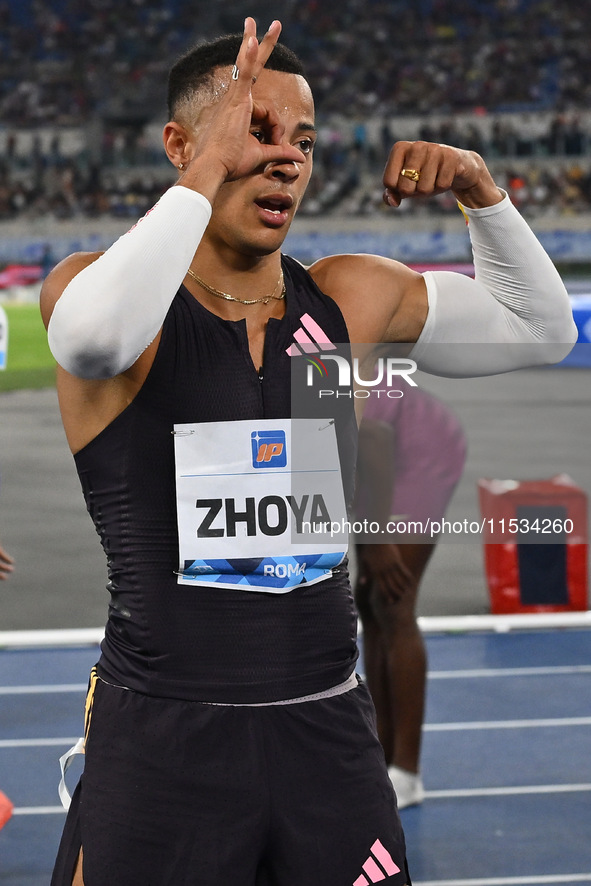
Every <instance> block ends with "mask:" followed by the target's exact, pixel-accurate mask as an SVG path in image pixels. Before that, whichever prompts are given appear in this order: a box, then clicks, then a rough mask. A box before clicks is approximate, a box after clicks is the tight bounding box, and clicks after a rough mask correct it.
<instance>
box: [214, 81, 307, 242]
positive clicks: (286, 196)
mask: <svg viewBox="0 0 591 886" xmlns="http://www.w3.org/2000/svg"><path fill="white" fill-rule="evenodd" d="M228 73H229V72H226V71H225V70H224V71H222V72H221V76H223V77H225V78H226V80H227V77H228ZM252 95H253V98H254V100H255V101H256V102H257V103H260V104H262V105H264V106H266V107H270V106H272V107H273V108H274V110H275V112H276V113H277V114H278V116H279V118H280V120H281V123H282V124H283V126H284V127H285V132H284V134H283V138H282V144H286V145H287V144H291V145H295V146H296V147H297V148H299V150H300V151H301V152H302V155H303V156H302V161H301V162H294V161H293V160H285V161H284V162H282V161H281V160H279V161H276V162H273V163H268V164H266V165H265V166H263V167H260V168H258V169H256V170H255V171H254V172H253V173H251V174H250V175H248V176H246V177H245V178H241V179H238V180H236V181H231V182H226V183H225V184H223V185H222V187H221V188H220V191H219V192H218V196H217V197H216V199H215V202H214V206H213V214H212V218H211V221H210V223H209V226H208V229H207V233H206V236H207V237H208V238H212V240H214V241H215V242H217V244H218V245H221V244H222V243H223V244H225V245H226V246H229V247H231V248H233V249H236V250H237V251H238V252H240V253H242V254H247V255H268V254H269V253H271V252H275V250H277V249H279V248H280V246H281V244H282V243H283V240H284V239H285V236H286V234H287V232H288V230H289V226H290V224H291V222H292V219H293V217H294V215H295V212H296V210H297V208H298V206H299V205H300V202H301V200H302V197H303V196H304V192H305V190H306V187H307V185H308V182H309V180H310V175H311V173H312V149H313V147H314V141H315V138H316V131H315V129H314V101H313V99H312V93H311V91H310V87H309V86H308V84H307V82H306V80H304V78H303V77H300V76H297V75H295V74H285V73H282V72H279V71H268V70H263V71H262V72H261V75H260V76H259V78H258V79H257V82H256V83H255V84H254V85H253V88H252ZM251 132H252V133H253V135H255V137H256V138H259V139H262V140H263V139H266V138H268V133H267V132H266V131H265V127H264V125H262V126H259V125H253V126H252V127H251Z"/></svg>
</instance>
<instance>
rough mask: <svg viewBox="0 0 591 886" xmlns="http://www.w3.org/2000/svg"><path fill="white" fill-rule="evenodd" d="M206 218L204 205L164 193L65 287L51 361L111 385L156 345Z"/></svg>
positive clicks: (53, 328) (184, 193) (52, 327)
mask: <svg viewBox="0 0 591 886" xmlns="http://www.w3.org/2000/svg"><path fill="white" fill-rule="evenodd" d="M210 217H211V205H210V203H209V201H208V200H206V198H205V197H203V196H202V195H201V194H199V193H197V192H196V191H192V190H190V189H189V188H185V187H183V186H182V185H180V186H177V185H175V186H173V187H171V188H169V190H168V191H166V192H165V193H164V194H163V196H162V197H161V198H160V200H159V201H158V203H156V205H155V206H154V207H153V208H152V209H151V210H150V212H148V213H147V214H146V215H145V216H144V217H143V218H142V219H140V221H139V222H138V223H137V225H135V226H134V227H133V228H132V229H131V230H130V231H128V232H127V233H126V234H124V235H123V236H122V237H120V238H119V240H117V241H116V242H115V243H114V244H113V245H112V246H111V247H110V248H109V249H107V251H106V252H105V253H104V254H103V255H102V256H100V258H98V259H97V260H96V261H95V262H93V263H92V264H91V265H88V267H86V268H84V269H83V270H82V271H80V273H79V274H77V275H76V276H75V277H74V278H73V279H72V280H71V281H70V283H68V285H67V286H66V288H65V289H64V292H63V294H62V296H61V298H60V299H59V300H58V302H57V304H56V306H55V308H54V310H53V314H52V316H51V320H50V322H49V327H48V341H49V346H50V348H51V351H52V353H53V356H54V357H55V359H56V360H57V362H58V363H59V364H60V366H63V367H64V369H66V370H67V371H68V372H71V373H72V374H73V375H77V376H79V377H80V378H111V377H113V376H115V375H117V374H118V373H120V372H123V371H124V370H125V369H128V368H129V367H130V366H131V365H132V364H133V363H135V361H136V360H137V358H138V357H139V355H140V354H141V353H142V352H143V351H144V350H145V349H146V348H147V347H148V345H149V344H150V342H152V341H153V340H154V338H155V337H156V335H157V334H158V331H159V329H160V327H161V326H162V323H163V322H164V318H165V316H166V313H167V311H168V309H169V307H170V304H171V302H172V300H173V298H174V296H175V294H176V292H177V290H178V288H179V286H180V285H181V283H182V281H183V279H184V277H185V274H186V273H187V268H188V267H189V265H190V264H191V261H192V259H193V256H194V254H195V250H196V249H197V246H198V245H199V242H200V240H201V238H202V236H203V234H204V232H205V229H206V227H207V225H208V223H209V219H210Z"/></svg>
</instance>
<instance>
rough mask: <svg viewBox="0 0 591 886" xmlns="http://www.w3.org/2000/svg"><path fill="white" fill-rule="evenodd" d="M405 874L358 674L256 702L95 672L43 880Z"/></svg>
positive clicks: (329, 880)
mask: <svg viewBox="0 0 591 886" xmlns="http://www.w3.org/2000/svg"><path fill="white" fill-rule="evenodd" d="M80 843H81V844H82V846H83V848H84V867H83V875H84V883H85V886H107V884H108V886H366V884H370V883H375V882H378V881H379V882H380V883H382V882H383V883H384V884H385V886H386V884H387V886H402V884H404V883H410V879H409V878H408V871H407V869H406V862H405V849H404V836H403V833H402V828H401V825H400V820H399V817H398V813H397V810H396V801H395V796H394V792H393V789H392V785H391V783H390V780H389V778H388V774H387V771H386V766H385V762H384V755H383V751H382V749H381V746H380V744H379V742H378V739H377V736H376V731H375V723H374V712H373V705H372V703H371V700H370V698H369V694H368V692H367V690H366V688H365V686H363V685H362V684H360V685H359V686H357V688H355V689H352V690H350V691H349V692H346V693H344V694H341V695H337V696H334V697H331V698H323V699H321V700H316V701H309V702H301V703H297V704H287V705H268V706H261V707H250V706H244V707H240V706H223V705H210V704H202V703H200V702H192V701H178V700H174V699H173V700H171V699H166V698H154V697H151V696H146V695H141V694H139V693H137V692H132V691H130V690H126V689H121V688H118V687H114V686H111V685H108V684H106V683H104V682H102V681H101V680H98V682H97V684H96V690H95V693H94V699H93V707H92V719H91V722H90V728H89V733H88V738H87V744H86V759H85V768H84V773H83V775H82V778H81V782H80V784H79V786H78V788H77V790H76V793H75V795H74V800H73V802H72V806H71V807H70V812H69V814H68V819H67V822H66V827H65V830H64V836H63V838H62V845H61V846H60V852H59V855H58V861H57V863H56V868H55V871H54V877H53V880H52V886H71V882H72V872H73V865H74V863H75V858H76V857H77V854H78V849H79V846H80Z"/></svg>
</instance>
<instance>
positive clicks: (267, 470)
mask: <svg viewBox="0 0 591 886" xmlns="http://www.w3.org/2000/svg"><path fill="white" fill-rule="evenodd" d="M174 441H175V462H176V494H177V518H178V530H179V578H178V581H179V583H180V584H204V585H205V584H206V585H220V587H226V588H239V589H241V590H247V591H248V590H251V591H267V592H269V593H279V594H280V593H286V592H287V591H290V590H292V588H294V587H296V586H297V585H302V584H310V583H312V582H317V581H322V580H323V579H325V578H327V577H328V576H329V575H330V574H331V571H332V569H333V568H334V567H335V566H337V565H338V564H339V563H340V562H341V560H342V559H343V557H344V556H345V552H346V550H347V544H348V533H347V531H346V526H347V524H346V521H347V512H346V506H345V498H344V494H343V485H342V480H341V471H340V465H339V456H338V449H337V440H336V434H335V427H334V422H333V421H331V419H326V420H321V419H291V420H290V419H280V420H275V419H262V420H259V421H251V420H248V421H233V422H205V423H199V424H181V425H175V426H174Z"/></svg>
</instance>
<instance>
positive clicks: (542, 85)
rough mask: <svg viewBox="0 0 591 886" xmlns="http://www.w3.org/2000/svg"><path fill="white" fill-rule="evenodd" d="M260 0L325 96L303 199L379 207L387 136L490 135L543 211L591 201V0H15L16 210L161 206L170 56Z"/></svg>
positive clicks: (6, 8) (311, 211)
mask: <svg viewBox="0 0 591 886" xmlns="http://www.w3.org/2000/svg"><path fill="white" fill-rule="evenodd" d="M245 14H253V15H254V16H255V17H256V18H257V20H258V22H259V25H260V26H261V28H264V27H266V26H267V24H268V23H269V22H270V21H271V20H272V19H273V18H275V17H277V16H278V15H279V16H280V17H281V19H282V21H283V23H284V34H283V39H284V41H285V42H286V43H287V44H288V45H289V46H291V47H292V48H293V49H294V50H295V51H296V52H297V53H298V54H299V55H300V56H301V57H302V59H303V60H304V63H305V65H306V68H307V72H308V75H309V79H310V82H311V84H312V87H313V90H314V93H315V96H316V99H317V112H318V126H319V140H318V146H317V149H316V174H315V178H314V180H313V183H312V186H311V192H310V194H309V197H308V199H307V203H305V204H304V206H303V207H302V211H303V212H304V213H307V214H308V215H315V214H320V213H324V212H329V213H331V212H332V213H337V212H347V213H350V214H358V215H365V214H372V213H375V212H378V211H380V208H381V188H380V187H379V178H380V176H379V172H380V169H381V167H383V164H384V162H385V158H386V155H387V151H388V150H389V148H390V146H391V144H392V143H393V141H395V140H396V139H397V138H417V137H418V138H426V139H434V140H437V141H444V142H447V143H449V144H455V145H458V146H460V147H467V148H473V149H475V150H478V151H479V152H480V153H482V154H483V155H484V156H485V157H486V158H487V160H489V162H490V163H491V165H492V166H493V169H494V171H495V174H496V176H497V179H498V180H499V183H500V184H502V185H504V186H505V187H507V188H508V190H509V191H510V193H511V196H512V198H513V199H514V201H515V202H516V203H517V204H518V205H519V206H520V208H521V209H522V210H523V211H524V212H525V213H526V214H530V215H535V214H541V213H548V212H552V213H578V212H585V211H591V54H590V53H589V41H590V38H591V3H587V2H581V0H561V3H560V4H558V3H556V2H555V0H341V2H340V3H338V4H333V3H328V2H326V0H283V2H282V3H281V4H279V5H277V4H276V3H272V2H266V0H246V2H244V0H234V2H231V3H223V4H215V3H211V2H209V0H192V2H188V0H127V2H126V3H120V2H116V0H0V219H13V218H16V217H25V218H36V217H40V216H46V215H50V216H53V217H55V218H57V219H62V218H76V217H96V216H101V215H111V216H115V217H121V216H129V217H137V215H138V214H141V213H142V212H143V211H145V210H146V209H147V208H149V206H150V205H152V204H153V202H154V201H155V199H157V198H158V196H159V195H160V193H162V191H163V190H164V188H165V187H167V186H168V185H169V184H170V182H171V172H170V170H169V169H168V167H167V165H166V161H165V159H164V156H163V152H162V149H161V146H160V143H159V131H160V128H161V124H162V123H163V122H164V119H165V91H166V74H167V70H168V68H169V66H170V63H171V62H172V61H173V60H174V58H175V57H176V56H178V55H179V54H180V53H181V52H182V51H184V50H185V49H186V48H188V47H189V46H191V45H192V44H194V43H195V42H197V41H199V40H201V39H203V38H207V37H211V36H215V35H217V34H219V33H222V32H226V31H236V30H240V29H241V25H242V22H243V19H244V15H245ZM404 206H405V210H404V211H407V212H413V213H419V214H420V213H422V212H436V213H445V212H448V211H454V212H455V211H456V209H455V201H454V200H453V199H452V198H450V197H449V196H445V195H444V196H443V197H442V198H438V199H437V200H436V201H434V202H433V201H431V202H430V204H429V209H428V210H427V209H426V207H425V206H424V205H421V203H420V201H411V203H409V202H408V201H407V204H404Z"/></svg>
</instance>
